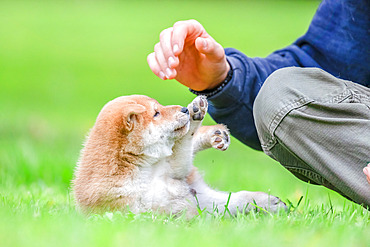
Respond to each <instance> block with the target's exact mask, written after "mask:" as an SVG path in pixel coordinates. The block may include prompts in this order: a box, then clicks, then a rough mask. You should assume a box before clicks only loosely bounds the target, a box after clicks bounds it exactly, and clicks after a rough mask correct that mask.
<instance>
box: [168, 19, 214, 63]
mask: <svg viewBox="0 0 370 247" xmlns="http://www.w3.org/2000/svg"><path fill="white" fill-rule="evenodd" d="M204 35H207V33H206V31H205V30H204V28H203V26H202V25H201V24H200V23H199V22H197V21H196V20H187V21H178V22H176V23H175V24H174V25H173V31H172V42H171V43H172V52H173V54H174V55H175V56H178V55H180V54H181V52H182V51H183V49H184V44H185V40H186V39H187V38H188V39H194V40H195V39H196V38H197V37H200V36H204Z"/></svg>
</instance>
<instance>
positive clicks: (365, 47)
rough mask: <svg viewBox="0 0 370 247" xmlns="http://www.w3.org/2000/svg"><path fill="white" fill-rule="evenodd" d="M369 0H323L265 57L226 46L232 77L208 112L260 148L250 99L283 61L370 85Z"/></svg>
mask: <svg viewBox="0 0 370 247" xmlns="http://www.w3.org/2000/svg"><path fill="white" fill-rule="evenodd" d="M369 34H370V1H369V0H324V1H323V2H322V3H321V4H320V6H319V8H318V10H317V12H316V14H315V16H314V17H313V19H312V22H311V24H310V26H309V29H308V31H307V33H306V34H305V35H303V36H302V37H300V38H299V39H298V40H297V41H295V42H294V43H293V44H292V45H290V46H288V47H286V48H284V49H281V50H278V51H275V52H273V53H272V54H271V55H269V56H267V57H266V58H258V57H256V58H250V57H247V56H246V55H244V54H243V53H241V52H240V51H238V50H236V49H232V48H227V49H225V52H226V56H227V60H228V61H229V63H230V65H231V68H232V69H233V72H234V74H233V77H232V79H231V81H230V82H229V83H228V84H227V85H226V86H225V87H224V88H223V90H222V91H220V92H219V93H217V94H216V95H213V96H211V97H209V98H208V99H209V102H210V104H209V113H210V114H211V116H212V117H213V119H214V120H215V121H216V122H222V123H225V124H227V126H228V127H229V129H230V131H231V134H232V135H233V136H234V137H236V138H237V139H239V140H240V141H241V142H243V143H244V144H246V145H248V146H250V147H252V148H254V149H257V150H261V145H260V142H259V140H258V136H257V131H256V127H255V125H254V120H253V103H254V100H255V98H256V96H257V94H258V92H259V90H260V88H261V86H262V84H263V82H264V81H265V80H266V78H267V77H268V76H269V75H270V74H271V73H272V72H274V71H275V70H277V69H279V68H283V67H290V66H298V67H318V68H322V69H324V70H326V71H327V72H329V73H331V74H332V75H334V76H336V77H338V78H342V79H346V80H350V81H353V82H356V83H359V84H362V85H364V86H366V87H369V86H370V35H369Z"/></svg>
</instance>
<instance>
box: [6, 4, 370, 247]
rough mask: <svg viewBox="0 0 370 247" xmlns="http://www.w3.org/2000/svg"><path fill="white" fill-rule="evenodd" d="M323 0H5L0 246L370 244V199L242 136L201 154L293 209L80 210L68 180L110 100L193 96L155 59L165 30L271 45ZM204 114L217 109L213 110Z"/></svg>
mask: <svg viewBox="0 0 370 247" xmlns="http://www.w3.org/2000/svg"><path fill="white" fill-rule="evenodd" d="M318 4H319V2H317V1H228V2H227V3H226V1H186V2H185V1H146V2H144V1H137V2H135V1H131V2H128V1H127V2H126V1H111V0H109V1H87V0H86V1H1V2H0V245H1V246H369V244H370V234H369V233H370V224H369V219H370V213H369V212H368V211H366V210H364V209H363V208H362V207H361V206H358V205H356V204H354V203H351V202H350V201H348V200H346V199H344V198H342V197H341V196H339V195H338V194H336V193H334V192H331V191H329V190H327V189H325V188H322V187H319V186H313V185H309V184H306V183H303V182H301V181H299V180H297V179H296V178H294V177H293V175H291V174H290V173H289V172H287V171H286V170H285V169H284V168H283V167H282V166H281V165H279V164H278V163H277V162H275V161H274V160H272V159H270V158H269V157H267V156H266V155H264V154H263V153H261V152H256V151H253V150H251V149H250V148H248V147H246V146H243V145H242V144H241V143H239V142H238V141H237V140H236V139H232V144H231V146H230V148H229V150H228V151H226V152H217V151H215V150H209V151H204V152H203V153H200V154H199V155H198V156H197V157H196V158H195V161H194V162H195V164H196V165H197V166H198V167H199V168H200V169H201V170H203V171H204V172H205V180H206V181H207V182H208V183H209V184H211V185H212V186H213V187H215V188H217V189H220V190H224V191H238V190H251V191H265V192H270V193H271V194H273V195H277V196H279V197H280V198H281V199H282V200H283V201H285V202H287V204H288V205H290V211H289V212H288V213H282V212H281V213H279V214H277V215H270V214H259V213H251V214H248V215H246V216H245V215H239V216H238V217H237V218H232V219H230V218H227V217H223V215H213V216H207V215H206V214H202V215H200V216H199V217H197V218H194V219H193V220H191V221H186V220H184V219H183V218H181V217H180V218H173V217H165V216H161V215H156V214H153V213H150V212H149V213H145V214H139V215H134V214H122V213H120V212H107V213H105V214H103V215H90V216H86V215H82V214H81V213H79V212H78V211H76V210H75V207H74V202H73V196H72V194H71V192H70V181H71V179H72V176H73V170H74V167H75V164H76V161H77V158H78V155H79V151H80V149H81V147H82V142H83V140H84V137H85V135H86V133H87V132H88V130H89V128H91V127H92V125H93V124H94V120H95V117H96V116H97V114H98V112H99V111H100V109H101V107H102V106H103V105H104V104H105V103H106V102H107V101H109V100H111V99H113V98H115V97H118V96H120V95H128V94H145V95H148V96H151V97H153V98H156V99H157V100H158V101H159V102H160V103H162V104H164V105H166V104H179V105H187V103H188V102H190V101H191V100H192V98H193V97H194V96H193V95H192V94H191V93H190V92H188V90H187V89H186V88H185V87H183V86H181V85H180V84H178V83H176V82H175V81H165V82H163V81H161V80H160V79H158V78H156V77H155V76H154V74H152V73H151V71H150V69H149V67H148V66H147V64H146V56H147V55H148V54H149V53H150V52H151V51H152V50H153V46H154V44H155V43H156V42H158V39H159V33H160V31H161V30H163V29H164V28H167V27H169V26H170V25H172V24H173V23H174V22H176V21H178V20H184V19H196V20H198V21H200V22H201V23H202V24H203V25H204V26H205V28H206V29H207V30H208V32H209V33H210V34H211V35H212V36H213V37H214V38H215V39H216V40H217V41H218V42H220V43H221V44H222V45H223V46H224V47H234V48H237V49H239V50H241V51H243V52H245V53H246V54H248V55H250V56H266V55H268V54H269V53H270V52H272V51H274V50H275V49H278V48H283V47H284V46H287V45H289V44H290V43H292V42H293V41H294V40H295V39H296V38H297V37H299V36H300V35H302V34H303V33H304V32H305V31H306V30H307V27H308V25H309V22H310V19H311V18H312V16H313V14H314V12H315V9H316V8H317V6H318ZM205 122H206V124H212V123H213V120H212V119H211V118H210V117H207V119H206V121H205Z"/></svg>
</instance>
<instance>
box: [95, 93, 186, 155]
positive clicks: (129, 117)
mask: <svg viewBox="0 0 370 247" xmlns="http://www.w3.org/2000/svg"><path fill="white" fill-rule="evenodd" d="M188 130H189V113H188V110H187V108H185V107H181V106H162V105H160V104H159V103H158V102H157V101H156V100H154V99H151V98H149V97H147V96H142V95H132V96H122V97H119V98H116V99H114V100H112V101H110V102H109V103H107V104H106V105H105V106H104V107H103V109H102V110H101V112H100V113H99V116H98V118H97V120H96V124H95V126H94V128H93V130H92V133H91V136H92V135H94V136H95V138H100V139H101V140H103V141H104V143H106V144H108V145H113V144H115V146H116V148H119V149H121V150H122V152H124V153H131V154H134V155H145V156H150V157H154V158H160V157H165V156H168V155H171V153H172V147H173V145H174V142H175V141H176V140H177V139H179V138H181V137H182V136H184V135H185V134H186V133H187V132H188ZM91 136H90V137H91ZM103 145H104V144H103Z"/></svg>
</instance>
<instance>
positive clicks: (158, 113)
mask: <svg viewBox="0 0 370 247" xmlns="http://www.w3.org/2000/svg"><path fill="white" fill-rule="evenodd" d="M159 115H161V113H160V112H159V111H156V112H155V114H154V116H153V117H158V116H159Z"/></svg>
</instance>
